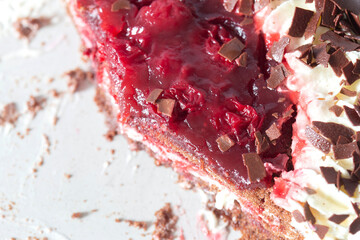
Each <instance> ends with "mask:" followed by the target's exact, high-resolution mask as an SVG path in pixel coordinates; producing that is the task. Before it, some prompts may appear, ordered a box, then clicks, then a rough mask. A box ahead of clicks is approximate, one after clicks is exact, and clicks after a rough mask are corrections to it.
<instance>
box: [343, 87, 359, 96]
mask: <svg viewBox="0 0 360 240" xmlns="http://www.w3.org/2000/svg"><path fill="white" fill-rule="evenodd" d="M340 93H342V94H344V95H346V96H348V97H355V96H356V94H357V93H356V92H355V91H351V90H350V89H347V88H342V89H341V91H340Z"/></svg>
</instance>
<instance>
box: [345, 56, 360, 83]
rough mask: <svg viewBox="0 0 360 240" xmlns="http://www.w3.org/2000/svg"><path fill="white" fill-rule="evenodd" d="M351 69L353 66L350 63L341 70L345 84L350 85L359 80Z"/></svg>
mask: <svg viewBox="0 0 360 240" xmlns="http://www.w3.org/2000/svg"><path fill="white" fill-rule="evenodd" d="M353 69H354V64H353V63H352V62H350V61H349V62H348V63H347V64H346V65H345V66H344V67H343V68H342V72H343V73H344V75H345V78H346V82H347V83H349V84H350V85H351V84H353V83H354V82H355V81H356V80H358V79H359V78H360V76H359V75H357V74H354V73H353Z"/></svg>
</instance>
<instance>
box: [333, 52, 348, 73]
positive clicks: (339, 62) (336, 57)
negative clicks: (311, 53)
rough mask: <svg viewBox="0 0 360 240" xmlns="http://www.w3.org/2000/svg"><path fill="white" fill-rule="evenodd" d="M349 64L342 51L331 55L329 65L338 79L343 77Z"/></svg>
mask: <svg viewBox="0 0 360 240" xmlns="http://www.w3.org/2000/svg"><path fill="white" fill-rule="evenodd" d="M348 62H349V60H348V59H347V58H346V55H345V53H344V51H343V50H341V49H338V50H336V51H335V52H333V53H332V54H331V55H330V59H329V64H330V66H331V67H332V69H333V70H334V72H335V74H336V76H338V77H340V76H341V75H342V73H343V72H342V69H343V67H345V66H346V64H348Z"/></svg>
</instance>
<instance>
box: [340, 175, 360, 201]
mask: <svg viewBox="0 0 360 240" xmlns="http://www.w3.org/2000/svg"><path fill="white" fill-rule="evenodd" d="M342 181H343V183H344V188H345V190H346V192H347V193H348V194H349V196H350V197H353V196H354V194H355V190H356V188H357V186H358V185H359V182H358V181H354V180H351V179H347V178H343V179H342Z"/></svg>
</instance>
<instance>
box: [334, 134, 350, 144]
mask: <svg viewBox="0 0 360 240" xmlns="http://www.w3.org/2000/svg"><path fill="white" fill-rule="evenodd" d="M347 143H351V141H350V140H349V139H347V138H346V137H344V136H339V138H338V140H337V141H336V145H339V144H347Z"/></svg>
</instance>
